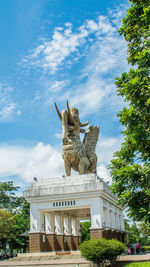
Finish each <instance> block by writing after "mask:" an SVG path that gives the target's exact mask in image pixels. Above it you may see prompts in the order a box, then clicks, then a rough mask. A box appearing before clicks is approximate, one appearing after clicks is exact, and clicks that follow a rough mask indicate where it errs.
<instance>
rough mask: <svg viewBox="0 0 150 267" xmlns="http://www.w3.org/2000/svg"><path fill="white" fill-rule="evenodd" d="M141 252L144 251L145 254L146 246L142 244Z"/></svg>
mask: <svg viewBox="0 0 150 267" xmlns="http://www.w3.org/2000/svg"><path fill="white" fill-rule="evenodd" d="M141 251H142V253H144V252H145V247H144V244H142V245H141Z"/></svg>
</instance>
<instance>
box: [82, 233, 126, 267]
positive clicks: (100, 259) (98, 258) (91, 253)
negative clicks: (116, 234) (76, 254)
mask: <svg viewBox="0 0 150 267" xmlns="http://www.w3.org/2000/svg"><path fill="white" fill-rule="evenodd" d="M125 249H126V247H125V245H124V244H123V243H121V242H119V241H117V240H116V239H112V240H107V239H104V238H99V239H91V240H88V241H84V242H83V243H82V244H81V245H80V250H81V254H82V256H83V257H84V258H86V259H87V260H90V261H92V262H93V263H96V264H97V265H98V266H102V265H103V264H104V263H106V261H109V262H110V263H111V264H112V263H114V262H115V261H116V259H117V256H118V255H121V254H122V252H124V251H125Z"/></svg>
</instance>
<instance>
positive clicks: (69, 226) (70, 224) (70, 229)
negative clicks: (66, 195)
mask: <svg viewBox="0 0 150 267" xmlns="http://www.w3.org/2000/svg"><path fill="white" fill-rule="evenodd" d="M68 230H69V234H70V235H71V234H72V222H71V218H70V217H69V219H68Z"/></svg>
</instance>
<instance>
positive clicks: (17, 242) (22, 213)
mask: <svg viewBox="0 0 150 267" xmlns="http://www.w3.org/2000/svg"><path fill="white" fill-rule="evenodd" d="M18 188H19V187H15V186H13V182H1V183H0V243H1V248H3V249H4V250H5V249H6V245H9V247H10V249H11V252H12V251H13V249H21V248H23V250H24V252H25V250H26V248H27V246H28V240H27V238H25V237H23V236H21V234H23V233H24V232H26V231H28V230H29V204H28V203H27V202H26V200H25V199H24V198H23V197H18V196H16V195H15V192H16V191H17V190H18Z"/></svg>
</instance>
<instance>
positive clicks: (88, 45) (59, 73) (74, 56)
mask: <svg viewBox="0 0 150 267" xmlns="http://www.w3.org/2000/svg"><path fill="white" fill-rule="evenodd" d="M127 8H128V2H127V1H125V0H123V1H120V0H114V1H110V0H105V1H99V0H86V1H85V0H71V1H69V0H53V1H51V0H38V1H37V0H11V1H10V0H5V1H4V0H0V36H1V39H0V59H1V60H0V177H1V180H2V181H8V180H13V181H14V183H15V185H19V186H21V188H22V189H23V188H25V186H26V185H27V184H29V183H30V182H32V181H33V177H34V176H36V177H38V178H47V177H51V178H54V177H56V176H59V175H62V174H64V167H63V160H62V157H61V123H60V121H59V118H58V116H57V114H56V111H55V107H54V102H57V105H58V107H59V109H60V110H62V109H65V108H66V100H67V99H68V101H69V103H70V106H74V107H77V108H79V111H80V117H81V121H87V120H89V122H90V123H89V124H94V125H99V126H100V136H99V141H98V145H97V155H98V174H99V176H101V177H103V178H104V179H105V180H106V181H111V178H110V176H109V173H108V171H107V165H108V164H109V161H110V160H111V158H112V155H113V152H115V151H116V150H117V149H119V148H120V144H121V142H122V137H121V135H120V132H121V125H120V123H119V122H118V118H117V117H116V113H117V111H118V110H120V109H121V108H122V107H123V105H124V103H123V100H122V99H121V98H120V97H118V96H117V94H116V89H115V86H114V79H115V77H116V76H119V75H121V73H122V72H123V71H127V69H128V65H127V61H126V43H125V42H124V40H123V38H122V37H120V36H119V34H118V32H117V30H118V29H119V26H120V23H121V19H122V17H123V16H124V15H125V12H126V9H127Z"/></svg>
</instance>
